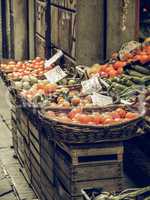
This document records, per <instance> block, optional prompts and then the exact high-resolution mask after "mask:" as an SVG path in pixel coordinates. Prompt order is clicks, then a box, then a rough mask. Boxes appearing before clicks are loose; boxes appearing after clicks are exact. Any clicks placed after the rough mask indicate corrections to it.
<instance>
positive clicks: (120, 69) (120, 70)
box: [117, 67, 123, 75]
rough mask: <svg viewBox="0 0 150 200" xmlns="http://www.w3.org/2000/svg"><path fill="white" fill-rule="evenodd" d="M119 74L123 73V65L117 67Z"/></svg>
mask: <svg viewBox="0 0 150 200" xmlns="http://www.w3.org/2000/svg"><path fill="white" fill-rule="evenodd" d="M117 74H118V75H121V74H123V68H122V67H120V68H118V69H117Z"/></svg>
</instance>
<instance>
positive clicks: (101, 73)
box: [100, 71, 109, 78]
mask: <svg viewBox="0 0 150 200" xmlns="http://www.w3.org/2000/svg"><path fill="white" fill-rule="evenodd" d="M100 76H101V77H103V78H108V76H109V75H108V73H106V72H103V71H102V72H100Z"/></svg>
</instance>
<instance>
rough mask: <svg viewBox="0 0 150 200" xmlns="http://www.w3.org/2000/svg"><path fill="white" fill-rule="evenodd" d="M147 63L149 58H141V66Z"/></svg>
mask: <svg viewBox="0 0 150 200" xmlns="http://www.w3.org/2000/svg"><path fill="white" fill-rule="evenodd" d="M148 61H149V56H148V55H147V54H145V55H142V56H141V58H140V62H141V63H142V64H145V63H147V62H148Z"/></svg>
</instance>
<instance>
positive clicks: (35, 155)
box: [30, 143, 40, 175]
mask: <svg viewBox="0 0 150 200" xmlns="http://www.w3.org/2000/svg"><path fill="white" fill-rule="evenodd" d="M30 151H31V155H30V158H31V167H32V166H33V167H34V168H35V169H36V171H37V172H38V173H39V175H40V154H39V152H38V151H37V150H36V148H35V147H34V145H33V144H32V143H30Z"/></svg>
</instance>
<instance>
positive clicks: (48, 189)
mask: <svg viewBox="0 0 150 200" xmlns="http://www.w3.org/2000/svg"><path fill="white" fill-rule="evenodd" d="M40 176H41V191H42V193H43V194H44V196H45V199H47V200H52V199H54V189H55V188H54V185H53V184H52V183H51V181H50V180H49V178H48V176H47V174H46V171H45V170H44V169H41V175H40Z"/></svg>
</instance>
